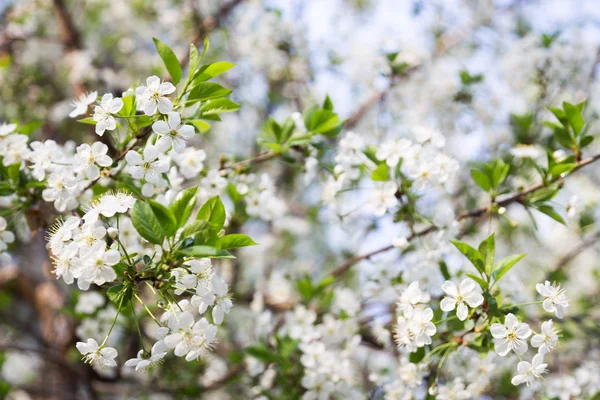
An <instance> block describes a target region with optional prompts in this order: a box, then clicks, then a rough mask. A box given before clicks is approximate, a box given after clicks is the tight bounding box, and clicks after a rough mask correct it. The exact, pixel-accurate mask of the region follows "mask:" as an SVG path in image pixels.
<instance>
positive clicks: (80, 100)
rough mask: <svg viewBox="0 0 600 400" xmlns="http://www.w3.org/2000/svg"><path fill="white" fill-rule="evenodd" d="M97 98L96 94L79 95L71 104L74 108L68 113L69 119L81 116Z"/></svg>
mask: <svg viewBox="0 0 600 400" xmlns="http://www.w3.org/2000/svg"><path fill="white" fill-rule="evenodd" d="M97 97H98V92H91V93H81V94H80V95H79V97H77V99H76V100H73V101H72V102H71V105H72V106H73V107H75V109H74V110H73V111H71V112H70V113H69V117H71V118H75V117H78V116H80V115H83V114H85V113H86V112H87V109H88V106H89V105H90V104H93V103H94V102H95V101H96V98H97Z"/></svg>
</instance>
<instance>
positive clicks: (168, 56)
mask: <svg viewBox="0 0 600 400" xmlns="http://www.w3.org/2000/svg"><path fill="white" fill-rule="evenodd" d="M152 40H154V45H155V46H156V50H157V51H158V54H159V55H160V58H162V60H163V63H164V64H165V67H166V68H167V71H168V72H169V75H171V79H172V80H173V84H174V85H177V84H178V83H179V81H181V75H183V70H182V69H181V65H179V60H178V59H177V56H176V55H175V53H173V50H171V48H170V47H169V46H167V45H166V44H165V43H163V42H161V41H160V40H158V39H157V38H152Z"/></svg>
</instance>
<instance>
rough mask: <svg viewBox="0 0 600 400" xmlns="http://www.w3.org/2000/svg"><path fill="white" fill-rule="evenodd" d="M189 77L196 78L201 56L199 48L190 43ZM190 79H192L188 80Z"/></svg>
mask: <svg viewBox="0 0 600 400" xmlns="http://www.w3.org/2000/svg"><path fill="white" fill-rule="evenodd" d="M189 60H190V61H189V62H188V65H189V74H188V75H189V77H192V76H194V73H195V72H196V69H198V67H199V66H200V55H199V54H198V48H197V47H196V45H195V44H193V43H190V56H189ZM188 79H190V78H188Z"/></svg>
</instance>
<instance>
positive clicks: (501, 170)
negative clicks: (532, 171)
mask: <svg viewBox="0 0 600 400" xmlns="http://www.w3.org/2000/svg"><path fill="white" fill-rule="evenodd" d="M493 168H494V169H493V172H492V187H493V188H495V189H498V188H499V187H500V185H502V184H503V183H504V181H505V180H506V176H507V175H508V171H510V165H508V164H506V163H505V162H504V161H502V160H500V159H498V160H496V162H495V163H494V167H493Z"/></svg>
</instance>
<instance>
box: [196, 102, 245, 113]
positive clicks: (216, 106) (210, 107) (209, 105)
mask: <svg viewBox="0 0 600 400" xmlns="http://www.w3.org/2000/svg"><path fill="white" fill-rule="evenodd" d="M239 108H240V105H239V104H237V103H235V102H233V101H231V100H229V99H227V98H219V99H213V100H208V101H207V102H206V103H204V104H203V105H202V107H200V112H201V116H202V117H204V116H207V115H212V114H220V113H224V112H232V111H236V110H238V109H239Z"/></svg>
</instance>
